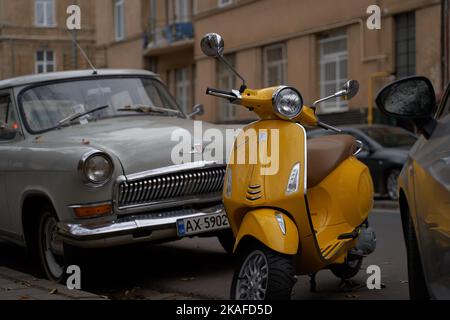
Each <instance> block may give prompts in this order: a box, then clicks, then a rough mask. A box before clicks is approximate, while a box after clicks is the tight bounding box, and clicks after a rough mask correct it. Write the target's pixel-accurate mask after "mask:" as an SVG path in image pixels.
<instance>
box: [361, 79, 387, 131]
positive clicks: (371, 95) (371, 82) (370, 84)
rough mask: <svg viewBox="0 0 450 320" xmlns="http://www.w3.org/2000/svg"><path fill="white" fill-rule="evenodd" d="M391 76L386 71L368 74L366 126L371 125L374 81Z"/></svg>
mask: <svg viewBox="0 0 450 320" xmlns="http://www.w3.org/2000/svg"><path fill="white" fill-rule="evenodd" d="M391 76H392V74H391V73H390V72H387V71H381V72H375V73H372V74H370V76H369V91H368V94H367V95H368V99H369V101H368V102H369V103H368V107H367V124H368V125H369V126H371V125H372V124H373V101H374V93H373V87H374V82H375V79H379V78H387V77H391Z"/></svg>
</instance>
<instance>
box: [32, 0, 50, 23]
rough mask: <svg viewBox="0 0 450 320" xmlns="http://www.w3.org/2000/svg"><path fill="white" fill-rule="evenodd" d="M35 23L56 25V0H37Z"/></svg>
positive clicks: (35, 3) (35, 4)
mask: <svg viewBox="0 0 450 320" xmlns="http://www.w3.org/2000/svg"><path fill="white" fill-rule="evenodd" d="M34 8H35V23H36V25H37V26H39V27H53V26H55V1H54V0H35V2H34Z"/></svg>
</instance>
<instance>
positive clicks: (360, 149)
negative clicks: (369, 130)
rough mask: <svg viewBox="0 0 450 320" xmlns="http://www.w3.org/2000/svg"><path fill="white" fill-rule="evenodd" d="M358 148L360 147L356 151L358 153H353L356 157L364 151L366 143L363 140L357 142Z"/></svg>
mask: <svg viewBox="0 0 450 320" xmlns="http://www.w3.org/2000/svg"><path fill="white" fill-rule="evenodd" d="M356 146H357V147H358V149H356V151H355V152H354V153H353V155H354V156H357V155H358V154H360V153H361V151H363V150H364V143H363V142H362V141H361V140H356Z"/></svg>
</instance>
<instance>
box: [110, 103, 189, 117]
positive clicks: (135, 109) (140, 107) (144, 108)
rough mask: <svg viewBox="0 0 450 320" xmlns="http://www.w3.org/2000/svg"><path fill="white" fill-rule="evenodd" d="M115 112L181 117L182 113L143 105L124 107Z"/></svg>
mask: <svg viewBox="0 0 450 320" xmlns="http://www.w3.org/2000/svg"><path fill="white" fill-rule="evenodd" d="M117 111H121V112H127V111H128V112H138V113H161V114H164V113H170V114H174V115H181V114H182V113H181V112H180V111H178V110H173V109H167V108H160V107H155V106H144V105H134V106H125V107H123V108H121V109H117Z"/></svg>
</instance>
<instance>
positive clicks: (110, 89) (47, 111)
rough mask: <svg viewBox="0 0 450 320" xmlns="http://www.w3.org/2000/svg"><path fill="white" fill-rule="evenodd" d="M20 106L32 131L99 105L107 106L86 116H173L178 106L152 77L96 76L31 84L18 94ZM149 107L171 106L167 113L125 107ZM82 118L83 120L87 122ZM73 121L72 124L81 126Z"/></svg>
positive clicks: (50, 126)
mask: <svg viewBox="0 0 450 320" xmlns="http://www.w3.org/2000/svg"><path fill="white" fill-rule="evenodd" d="M18 100H19V107H20V108H21V109H22V112H23V115H24V118H23V119H24V121H26V122H27V124H28V128H29V130H30V132H31V133H40V132H43V131H45V130H49V129H51V128H55V126H58V124H59V122H60V121H61V120H62V119H65V118H67V117H68V116H70V115H73V114H74V113H77V112H80V111H81V110H83V109H84V110H86V111H88V110H92V109H93V108H95V107H98V106H104V105H108V108H106V109H103V110H99V111H96V112H94V113H91V114H90V115H89V116H87V117H86V118H84V120H88V121H91V120H92V121H101V120H102V119H109V118H112V117H130V116H131V117H139V116H143V117H149V116H158V117H162V116H172V115H176V114H178V113H177V112H176V111H178V110H179V109H178V106H177V104H176V102H175V100H174V99H173V97H172V96H171V95H170V93H169V92H168V90H167V88H166V86H165V85H163V84H162V83H161V82H160V81H158V80H155V79H151V78H140V77H125V78H114V77H112V78H104V77H101V78H93V79H81V80H73V81H67V80H66V81H61V82H52V83H48V84H42V85H40V86H34V87H30V88H28V89H25V90H24V91H22V92H21V93H20V94H19V97H18ZM142 105H143V106H150V107H159V108H165V109H171V110H173V112H171V111H168V112H167V113H166V112H164V113H159V112H157V113H153V112H150V113H145V114H143V113H140V112H135V111H133V110H129V111H128V110H126V109H127V108H128V107H131V108H133V106H142ZM84 120H83V122H84ZM83 122H80V121H79V120H78V121H72V122H70V123H66V125H67V126H70V125H82V124H83Z"/></svg>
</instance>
